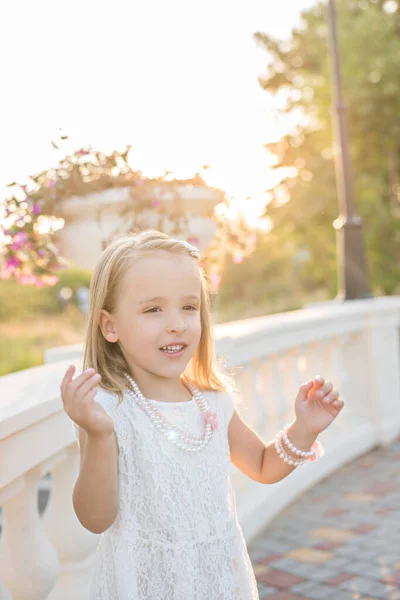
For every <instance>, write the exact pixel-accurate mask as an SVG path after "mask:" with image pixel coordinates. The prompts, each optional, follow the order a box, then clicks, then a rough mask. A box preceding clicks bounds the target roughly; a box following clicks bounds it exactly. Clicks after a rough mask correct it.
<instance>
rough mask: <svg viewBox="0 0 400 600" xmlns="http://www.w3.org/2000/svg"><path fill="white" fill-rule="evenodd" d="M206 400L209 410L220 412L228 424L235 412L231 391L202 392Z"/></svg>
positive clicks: (233, 396)
mask: <svg viewBox="0 0 400 600" xmlns="http://www.w3.org/2000/svg"><path fill="white" fill-rule="evenodd" d="M203 393H204V395H205V396H206V398H207V399H208V400H209V402H210V405H211V408H212V409H213V410H215V411H217V412H222V413H223V415H224V417H225V419H226V421H227V422H228V423H229V421H230V420H231V418H232V416H233V412H234V410H235V405H236V398H235V394H234V393H233V392H231V391H228V390H224V391H211V390H206V391H203Z"/></svg>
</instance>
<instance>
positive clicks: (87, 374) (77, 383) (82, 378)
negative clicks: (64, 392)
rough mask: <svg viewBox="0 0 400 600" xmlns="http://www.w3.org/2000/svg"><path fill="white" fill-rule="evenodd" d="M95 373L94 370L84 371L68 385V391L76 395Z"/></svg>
mask: <svg viewBox="0 0 400 600" xmlns="http://www.w3.org/2000/svg"><path fill="white" fill-rule="evenodd" d="M95 373H96V371H95V369H86V371H83V373H81V374H80V375H79V376H78V377H76V378H75V379H74V380H73V381H72V383H70V384H69V386H68V387H69V389H70V390H71V391H72V393H76V392H77V391H78V390H79V389H80V388H81V387H82V386H83V385H84V384H85V383H86V381H88V380H89V379H90V378H91V377H93V375H94V374H95Z"/></svg>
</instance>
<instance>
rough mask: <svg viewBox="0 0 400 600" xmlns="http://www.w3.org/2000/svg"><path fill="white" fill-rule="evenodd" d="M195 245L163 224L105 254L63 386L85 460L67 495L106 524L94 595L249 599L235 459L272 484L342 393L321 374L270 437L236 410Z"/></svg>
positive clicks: (87, 523)
mask: <svg viewBox="0 0 400 600" xmlns="http://www.w3.org/2000/svg"><path fill="white" fill-rule="evenodd" d="M198 259H199V254H198V251H197V249H196V248H195V247H193V246H191V245H189V244H187V243H186V242H182V241H179V240H175V239H172V238H170V237H168V236H167V235H164V234H162V233H158V232H144V233H140V234H139V235H137V236H128V237H124V238H122V239H119V240H118V241H116V242H114V243H113V244H111V245H110V246H109V247H108V248H107V249H106V250H105V251H104V252H103V253H102V255H101V256H100V259H99V261H98V263H97V266H96V268H95V270H94V273H93V277H92V282H91V299H90V311H89V320H88V329H87V335H86V344H85V356H84V368H85V369H86V370H85V371H84V372H83V373H82V374H81V375H79V376H78V377H76V378H75V379H73V374H74V368H73V367H70V368H69V369H68V371H67V372H66V374H65V377H64V379H63V382H62V384H61V391H62V400H63V403H64V408H65V410H66V412H67V414H68V415H69V417H70V418H71V419H72V421H73V422H74V424H75V428H76V430H77V432H78V435H79V444H80V449H81V467H80V474H79V477H78V479H77V482H76V485H75V488H74V493H73V503H74V508H75V511H76V514H77V516H78V518H79V520H80V522H81V523H82V525H83V526H84V527H86V528H87V529H88V530H90V531H92V532H95V533H102V534H103V535H102V536H101V538H100V543H99V547H98V551H97V560H96V566H95V571H94V578H93V583H92V588H91V596H90V598H91V599H92V600H255V599H257V598H258V593H257V585H256V581H255V578H254V574H253V571H252V567H251V564H250V560H249V556H248V554H247V550H246V545H245V542H244V539H243V536H242V532H241V529H240V526H239V523H238V520H237V515H236V508H235V498H234V491H233V486H232V474H231V463H233V464H234V465H236V467H238V468H239V469H240V470H241V471H243V473H245V474H246V475H248V476H249V477H251V478H252V479H255V480H256V481H259V482H262V483H269V484H271V483H275V482H278V481H280V480H281V479H283V478H284V477H286V476H287V475H289V474H290V473H291V472H292V471H293V470H294V469H295V468H296V467H297V466H299V465H300V464H302V463H304V462H307V461H309V460H314V459H315V458H316V457H317V456H318V455H319V451H320V448H319V447H318V445H317V443H316V438H317V436H318V434H319V433H320V432H321V431H322V430H324V429H325V428H326V427H327V426H328V425H329V424H330V423H331V422H332V421H333V420H334V419H335V417H336V416H337V415H338V414H339V412H340V410H341V409H342V407H343V401H342V400H341V399H339V394H338V392H336V391H334V390H333V387H332V384H331V383H329V382H325V381H324V380H323V379H322V378H316V379H314V380H313V381H310V382H309V383H307V384H304V385H303V386H301V388H300V390H299V393H298V395H297V398H296V400H295V413H296V418H295V419H294V421H293V423H291V424H290V425H289V426H288V427H286V428H285V429H284V430H283V431H282V432H280V433H279V434H278V435H277V438H276V440H275V441H273V442H271V443H269V444H266V443H264V442H263V441H262V440H261V439H260V438H259V437H258V436H257V435H256V433H255V432H254V431H253V430H252V429H251V428H250V427H248V426H247V425H246V424H245V423H244V422H243V421H242V419H241V418H240V416H239V414H238V412H237V411H236V410H235V408H234V400H233V395H232V391H231V386H230V385H229V383H228V382H227V380H226V378H225V377H223V376H222V374H220V373H219V372H218V370H217V368H216V366H215V362H214V355H213V344H212V338H211V332H210V316H209V302H208V296H207V291H206V284H205V280H204V276H203V273H202V271H201V269H200V267H199V266H198V264H197V261H198Z"/></svg>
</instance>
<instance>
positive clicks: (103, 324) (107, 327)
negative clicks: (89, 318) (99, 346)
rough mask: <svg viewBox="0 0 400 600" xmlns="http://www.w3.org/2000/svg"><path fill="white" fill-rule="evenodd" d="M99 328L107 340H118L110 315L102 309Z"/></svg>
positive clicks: (113, 341) (112, 341)
mask: <svg viewBox="0 0 400 600" xmlns="http://www.w3.org/2000/svg"><path fill="white" fill-rule="evenodd" d="M100 329H101V333H102V334H103V336H104V337H105V339H106V340H107V342H111V343H115V342H118V335H117V332H116V331H115V326H114V321H113V318H112V315H110V313H109V312H107V311H106V310H104V309H103V310H102V311H101V314H100Z"/></svg>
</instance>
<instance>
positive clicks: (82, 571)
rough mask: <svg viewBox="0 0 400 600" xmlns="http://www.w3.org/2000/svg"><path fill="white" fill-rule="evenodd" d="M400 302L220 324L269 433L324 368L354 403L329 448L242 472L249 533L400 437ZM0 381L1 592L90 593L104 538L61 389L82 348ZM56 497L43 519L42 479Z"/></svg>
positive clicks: (243, 404)
mask: <svg viewBox="0 0 400 600" xmlns="http://www.w3.org/2000/svg"><path fill="white" fill-rule="evenodd" d="M399 325H400V298H397V297H396V298H379V299H373V300H365V301H352V302H347V303H344V304H336V303H328V304H324V305H321V306H315V307H311V308H308V309H305V310H302V311H296V312H293V313H287V314H282V315H274V316H267V317H261V318H257V319H250V320H244V321H238V322H235V323H227V324H223V325H219V326H217V327H216V328H215V334H216V347H217V353H218V355H219V356H221V357H223V358H224V360H225V361H226V363H227V364H228V366H230V367H233V368H234V369H235V371H236V381H237V383H238V386H239V390H240V392H241V396H242V399H241V401H240V404H239V409H240V411H241V413H242V415H243V417H244V418H245V419H246V420H247V421H248V422H249V423H250V424H251V425H252V426H253V427H254V428H255V429H256V430H257V432H258V433H259V434H260V435H261V436H262V437H263V438H264V439H266V440H269V439H272V438H273V437H274V436H275V434H276V432H277V431H278V430H279V429H280V428H281V427H282V425H284V424H285V423H286V422H287V421H289V420H291V419H292V418H293V402H294V398H295V395H296V393H297V390H298V387H299V386H300V384H301V383H302V382H303V381H305V380H307V379H309V378H311V377H314V376H315V375H318V374H321V375H323V376H324V377H325V378H327V379H331V380H332V381H333V382H334V384H335V387H338V388H339V389H340V391H341V394H342V396H343V398H344V399H345V400H346V407H345V409H344V411H343V412H342V414H341V415H340V418H339V419H338V420H337V422H335V423H334V424H333V425H332V426H331V427H330V428H329V429H328V430H327V431H326V432H324V433H323V434H322V436H321V439H322V441H323V443H324V444H325V447H326V456H325V457H323V458H322V459H321V460H320V461H318V462H316V463H313V464H310V465H307V466H305V467H301V468H300V469H298V470H297V471H295V472H294V473H293V474H292V475H290V477H288V478H286V479H285V480H283V481H282V482H280V483H278V484H276V485H273V486H265V485H261V484H259V483H256V482H254V481H251V480H250V479H248V478H246V477H244V476H243V475H242V474H241V473H239V472H238V471H236V470H235V471H234V481H235V488H236V497H237V504H238V512H239V518H240V521H241V524H242V527H243V530H244V534H245V537H246V539H247V540H250V539H251V538H252V537H253V536H254V535H256V534H257V533H258V532H259V531H260V530H261V529H262V528H263V527H264V526H265V525H266V524H267V523H268V522H269V521H270V520H271V519H272V518H273V517H274V516H275V515H277V514H278V513H279V512H280V511H281V510H282V509H283V508H284V507H285V506H286V505H287V504H288V503H290V502H292V501H293V499H295V498H296V497H297V496H299V495H300V494H301V493H302V492H303V491H304V490H305V489H307V488H308V487H310V486H312V485H313V484H314V483H316V482H317V481H318V480H319V479H321V478H323V477H326V476H327V475H329V473H331V472H333V471H334V470H335V469H337V468H338V467H340V466H341V465H343V464H344V463H346V462H347V461H349V460H351V459H353V458H355V457H356V456H358V455H360V454H362V453H364V452H366V451H368V450H369V449H371V448H372V447H374V446H375V445H379V444H387V443H389V442H390V441H392V440H393V439H394V438H395V437H396V436H397V435H398V434H399V433H400V371H399V366H400V352H399ZM46 360H47V363H48V364H46V365H44V366H41V367H36V368H34V369H29V370H26V371H21V372H18V373H13V374H11V375H7V376H5V377H0V507H1V509H2V520H1V522H2V531H1V534H0V600H70V599H71V598H73V599H74V600H85V599H87V598H88V582H89V579H90V572H91V565H92V560H93V555H94V550H95V546H96V543H97V539H98V536H95V535H93V534H91V533H89V532H88V531H86V530H85V529H84V528H83V527H82V526H81V525H80V524H79V522H78V520H77V518H76V516H75V514H74V511H73V507H72V489H73V485H74V482H75V480H76V477H77V473H78V468H79V452H78V448H77V445H76V442H75V439H74V436H73V433H72V429H71V425H70V422H69V420H68V418H67V417H66V415H65V413H64V412H63V410H62V404H61V400H60V397H59V385H60V381H61V378H62V376H63V374H64V372H65V370H66V368H67V366H68V365H69V364H71V362H73V363H74V364H75V365H76V366H77V368H78V369H80V347H68V348H62V349H55V350H52V351H49V352H47V356H46ZM46 474H50V479H51V493H50V499H49V502H48V505H47V507H46V510H45V513H44V514H43V515H39V511H38V497H37V493H38V486H40V485H43V476H44V475H46Z"/></svg>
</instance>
